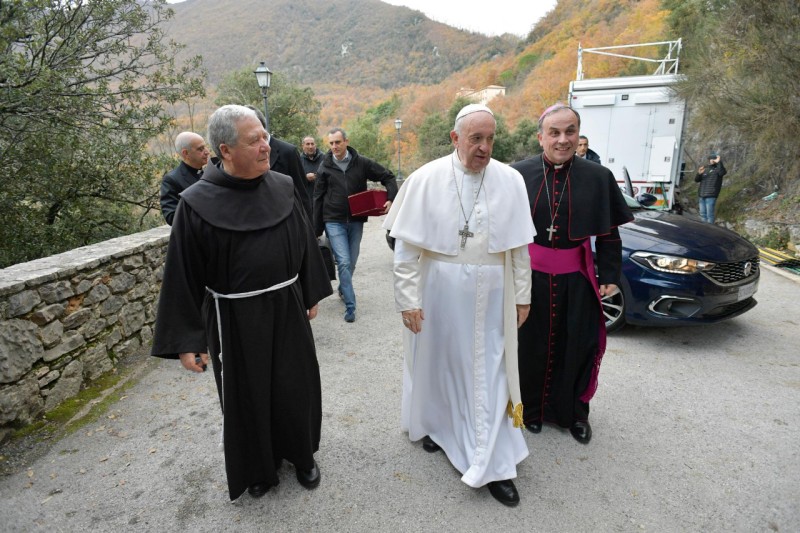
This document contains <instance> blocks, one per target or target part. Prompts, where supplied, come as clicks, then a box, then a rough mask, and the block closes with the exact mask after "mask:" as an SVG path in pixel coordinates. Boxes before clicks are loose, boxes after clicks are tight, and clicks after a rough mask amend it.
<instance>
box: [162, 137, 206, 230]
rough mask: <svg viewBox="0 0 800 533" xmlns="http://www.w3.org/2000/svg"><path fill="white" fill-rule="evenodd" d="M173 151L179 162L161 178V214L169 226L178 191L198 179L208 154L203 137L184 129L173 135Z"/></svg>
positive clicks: (173, 214)
mask: <svg viewBox="0 0 800 533" xmlns="http://www.w3.org/2000/svg"><path fill="white" fill-rule="evenodd" d="M175 151H176V152H177V153H178V155H179V156H180V158H181V163H180V164H179V165H178V166H177V167H175V168H173V169H172V170H170V171H169V172H167V173H166V174H164V177H163V178H162V179H161V214H162V215H163V216H164V220H166V221H167V224H169V225H170V226H171V225H172V217H174V216H175V209H177V207H178V200H179V199H180V197H179V195H180V193H181V192H182V191H183V190H184V189H185V188H187V187H188V186H189V185H194V183H195V182H196V181H197V180H199V179H200V176H201V175H202V174H203V167H204V166H206V163H208V154H209V151H208V147H207V146H206V142H205V141H204V140H203V138H202V137H201V136H199V135H198V134H196V133H192V132H191V131H184V132H182V133H179V134H178V136H177V137H175Z"/></svg>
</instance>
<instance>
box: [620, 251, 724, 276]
mask: <svg viewBox="0 0 800 533" xmlns="http://www.w3.org/2000/svg"><path fill="white" fill-rule="evenodd" d="M631 259H633V260H634V261H636V262H637V263H639V264H640V265H642V266H644V267H647V268H652V269H653V270H658V271H659V272H669V273H670V274H696V273H698V272H702V271H704V270H711V269H712V268H714V266H715V263H709V262H708V261H698V260H697V259H688V258H686V257H676V256H674V255H665V254H654V253H651V252H635V253H634V254H633V255H631Z"/></svg>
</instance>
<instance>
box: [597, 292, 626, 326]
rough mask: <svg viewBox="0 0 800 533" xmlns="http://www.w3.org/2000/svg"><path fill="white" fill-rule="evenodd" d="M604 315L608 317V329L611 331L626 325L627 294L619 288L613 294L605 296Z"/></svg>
mask: <svg viewBox="0 0 800 533" xmlns="http://www.w3.org/2000/svg"><path fill="white" fill-rule="evenodd" d="M601 302H602V304H603V315H605V317H606V331H607V332H608V333H611V332H613V331H617V330H618V329H620V328H621V327H622V326H624V325H625V294H623V292H622V290H618V291H617V293H616V294H613V295H611V296H603V299H602V300H601Z"/></svg>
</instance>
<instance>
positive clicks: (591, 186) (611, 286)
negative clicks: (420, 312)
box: [511, 104, 633, 444]
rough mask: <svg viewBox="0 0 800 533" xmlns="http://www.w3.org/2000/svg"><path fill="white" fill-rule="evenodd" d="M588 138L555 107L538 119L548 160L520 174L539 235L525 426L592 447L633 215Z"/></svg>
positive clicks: (523, 345) (573, 117) (525, 335)
mask: <svg viewBox="0 0 800 533" xmlns="http://www.w3.org/2000/svg"><path fill="white" fill-rule="evenodd" d="M579 133H580V116H579V115H578V113H576V112H575V111H574V110H573V109H571V108H570V107H568V106H566V105H564V104H556V105H554V106H551V107H549V108H548V109H546V110H545V112H544V113H542V116H541V117H540V118H539V133H538V138H539V144H540V145H541V146H542V149H543V150H544V154H542V155H539V156H536V157H532V158H530V159H526V160H524V161H520V162H519V163H514V164H513V165H511V166H512V167H513V168H515V169H517V170H518V171H519V172H520V174H522V177H523V178H524V179H525V186H526V188H527V190H528V200H529V201H530V213H531V216H532V218H533V225H534V226H535V227H536V238H535V239H534V241H533V244H531V246H530V257H531V268H532V270H533V294H532V299H531V301H532V302H533V303H532V306H531V316H530V318H529V319H528V321H527V322H526V323H525V324H523V326H522V327H521V328H520V331H519V373H520V385H521V388H522V401H523V403H524V405H525V410H524V413H525V427H526V428H528V430H530V431H531V432H533V433H539V432H540V431H541V430H542V422H543V421H544V422H552V423H554V424H557V425H559V426H561V427H565V428H569V430H570V433H571V434H572V436H573V437H574V438H575V439H576V440H577V441H578V442H581V443H584V444H588V442H589V441H590V440H591V438H592V428H591V426H590V425H589V400H591V398H592V396H593V395H594V392H595V390H596V389H597V377H598V372H599V370H600V361H601V359H602V357H603V353H604V352H605V343H606V329H605V319H604V316H603V312H602V307H601V304H600V298H601V297H603V296H605V295H611V294H614V293H615V292H616V291H617V290H619V289H618V288H617V285H618V284H619V277H620V269H621V266H622V241H621V240H620V237H619V230H618V229H617V226H620V225H622V224H624V223H626V222H628V221H630V220H632V219H633V215H632V214H631V211H630V209H629V208H628V206H627V204H626V203H625V199H624V198H623V196H622V193H621V192H620V190H619V187H618V186H617V183H616V181H615V180H614V175H613V174H612V173H611V171H610V170H608V169H607V168H605V167H602V166H600V165H596V164H594V163H590V162H588V161H586V160H584V159H582V158H580V157H576V156H575V146H576V144H577V142H578V134H579ZM593 236H594V237H595V248H596V251H597V262H596V264H597V276H595V268H594V267H595V263H594V261H593V259H592V248H591V243H590V238H591V237H593ZM598 278H599V281H598Z"/></svg>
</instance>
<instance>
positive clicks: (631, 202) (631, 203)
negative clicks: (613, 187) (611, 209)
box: [622, 191, 647, 209]
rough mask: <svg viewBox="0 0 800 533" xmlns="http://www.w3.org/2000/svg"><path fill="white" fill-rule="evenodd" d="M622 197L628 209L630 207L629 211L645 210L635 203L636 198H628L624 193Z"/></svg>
mask: <svg viewBox="0 0 800 533" xmlns="http://www.w3.org/2000/svg"><path fill="white" fill-rule="evenodd" d="M622 196H623V197H625V203H627V204H628V207H630V208H631V209H647V208H646V207H645V206H643V205H642V204H640V203H639V202H637V201H636V198H634V197H632V196H628V195H627V194H625V192H624V191H623V193H622Z"/></svg>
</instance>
